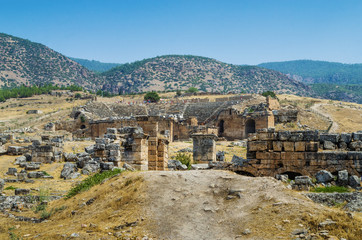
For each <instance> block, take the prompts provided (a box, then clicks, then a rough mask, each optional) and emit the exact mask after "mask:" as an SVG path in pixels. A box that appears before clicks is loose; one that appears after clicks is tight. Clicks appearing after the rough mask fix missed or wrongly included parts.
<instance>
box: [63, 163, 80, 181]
mask: <svg viewBox="0 0 362 240" xmlns="http://www.w3.org/2000/svg"><path fill="white" fill-rule="evenodd" d="M79 176H80V174H79V173H78V168H77V165H76V164H74V163H70V162H67V163H65V164H64V167H63V170H62V172H61V173H60V177H61V178H64V179H73V178H77V177H79Z"/></svg>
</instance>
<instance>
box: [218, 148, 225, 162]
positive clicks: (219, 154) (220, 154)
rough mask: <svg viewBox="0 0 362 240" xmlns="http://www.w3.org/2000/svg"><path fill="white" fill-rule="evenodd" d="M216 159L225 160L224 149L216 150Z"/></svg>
mask: <svg viewBox="0 0 362 240" xmlns="http://www.w3.org/2000/svg"><path fill="white" fill-rule="evenodd" d="M216 161H221V162H223V161H225V152H224V151H218V152H217V153H216Z"/></svg>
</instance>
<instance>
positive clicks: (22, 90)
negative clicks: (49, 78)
mask: <svg viewBox="0 0 362 240" xmlns="http://www.w3.org/2000/svg"><path fill="white" fill-rule="evenodd" d="M52 90H70V91H82V90H83V88H82V87H79V86H76V85H71V86H67V87H65V86H62V87H59V86H53V85H52V84H46V85H44V86H35V85H34V86H30V87H27V86H24V85H22V86H20V87H15V88H4V89H0V102H5V101H6V100H7V99H9V98H26V97H32V96H34V95H41V94H49V93H50V92H51V91H52Z"/></svg>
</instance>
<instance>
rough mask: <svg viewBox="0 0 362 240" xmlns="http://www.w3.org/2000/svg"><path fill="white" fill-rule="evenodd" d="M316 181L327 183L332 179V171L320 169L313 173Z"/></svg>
mask: <svg viewBox="0 0 362 240" xmlns="http://www.w3.org/2000/svg"><path fill="white" fill-rule="evenodd" d="M315 177H316V179H317V182H318V183H329V182H332V181H333V180H334V178H333V175H332V173H330V172H328V171H326V170H320V171H318V172H317V173H316V175H315Z"/></svg>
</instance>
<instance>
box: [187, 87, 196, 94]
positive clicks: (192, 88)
mask: <svg viewBox="0 0 362 240" xmlns="http://www.w3.org/2000/svg"><path fill="white" fill-rule="evenodd" d="M198 91H199V90H198V89H197V88H195V87H190V88H189V89H187V91H186V92H188V93H197V92H198Z"/></svg>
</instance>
